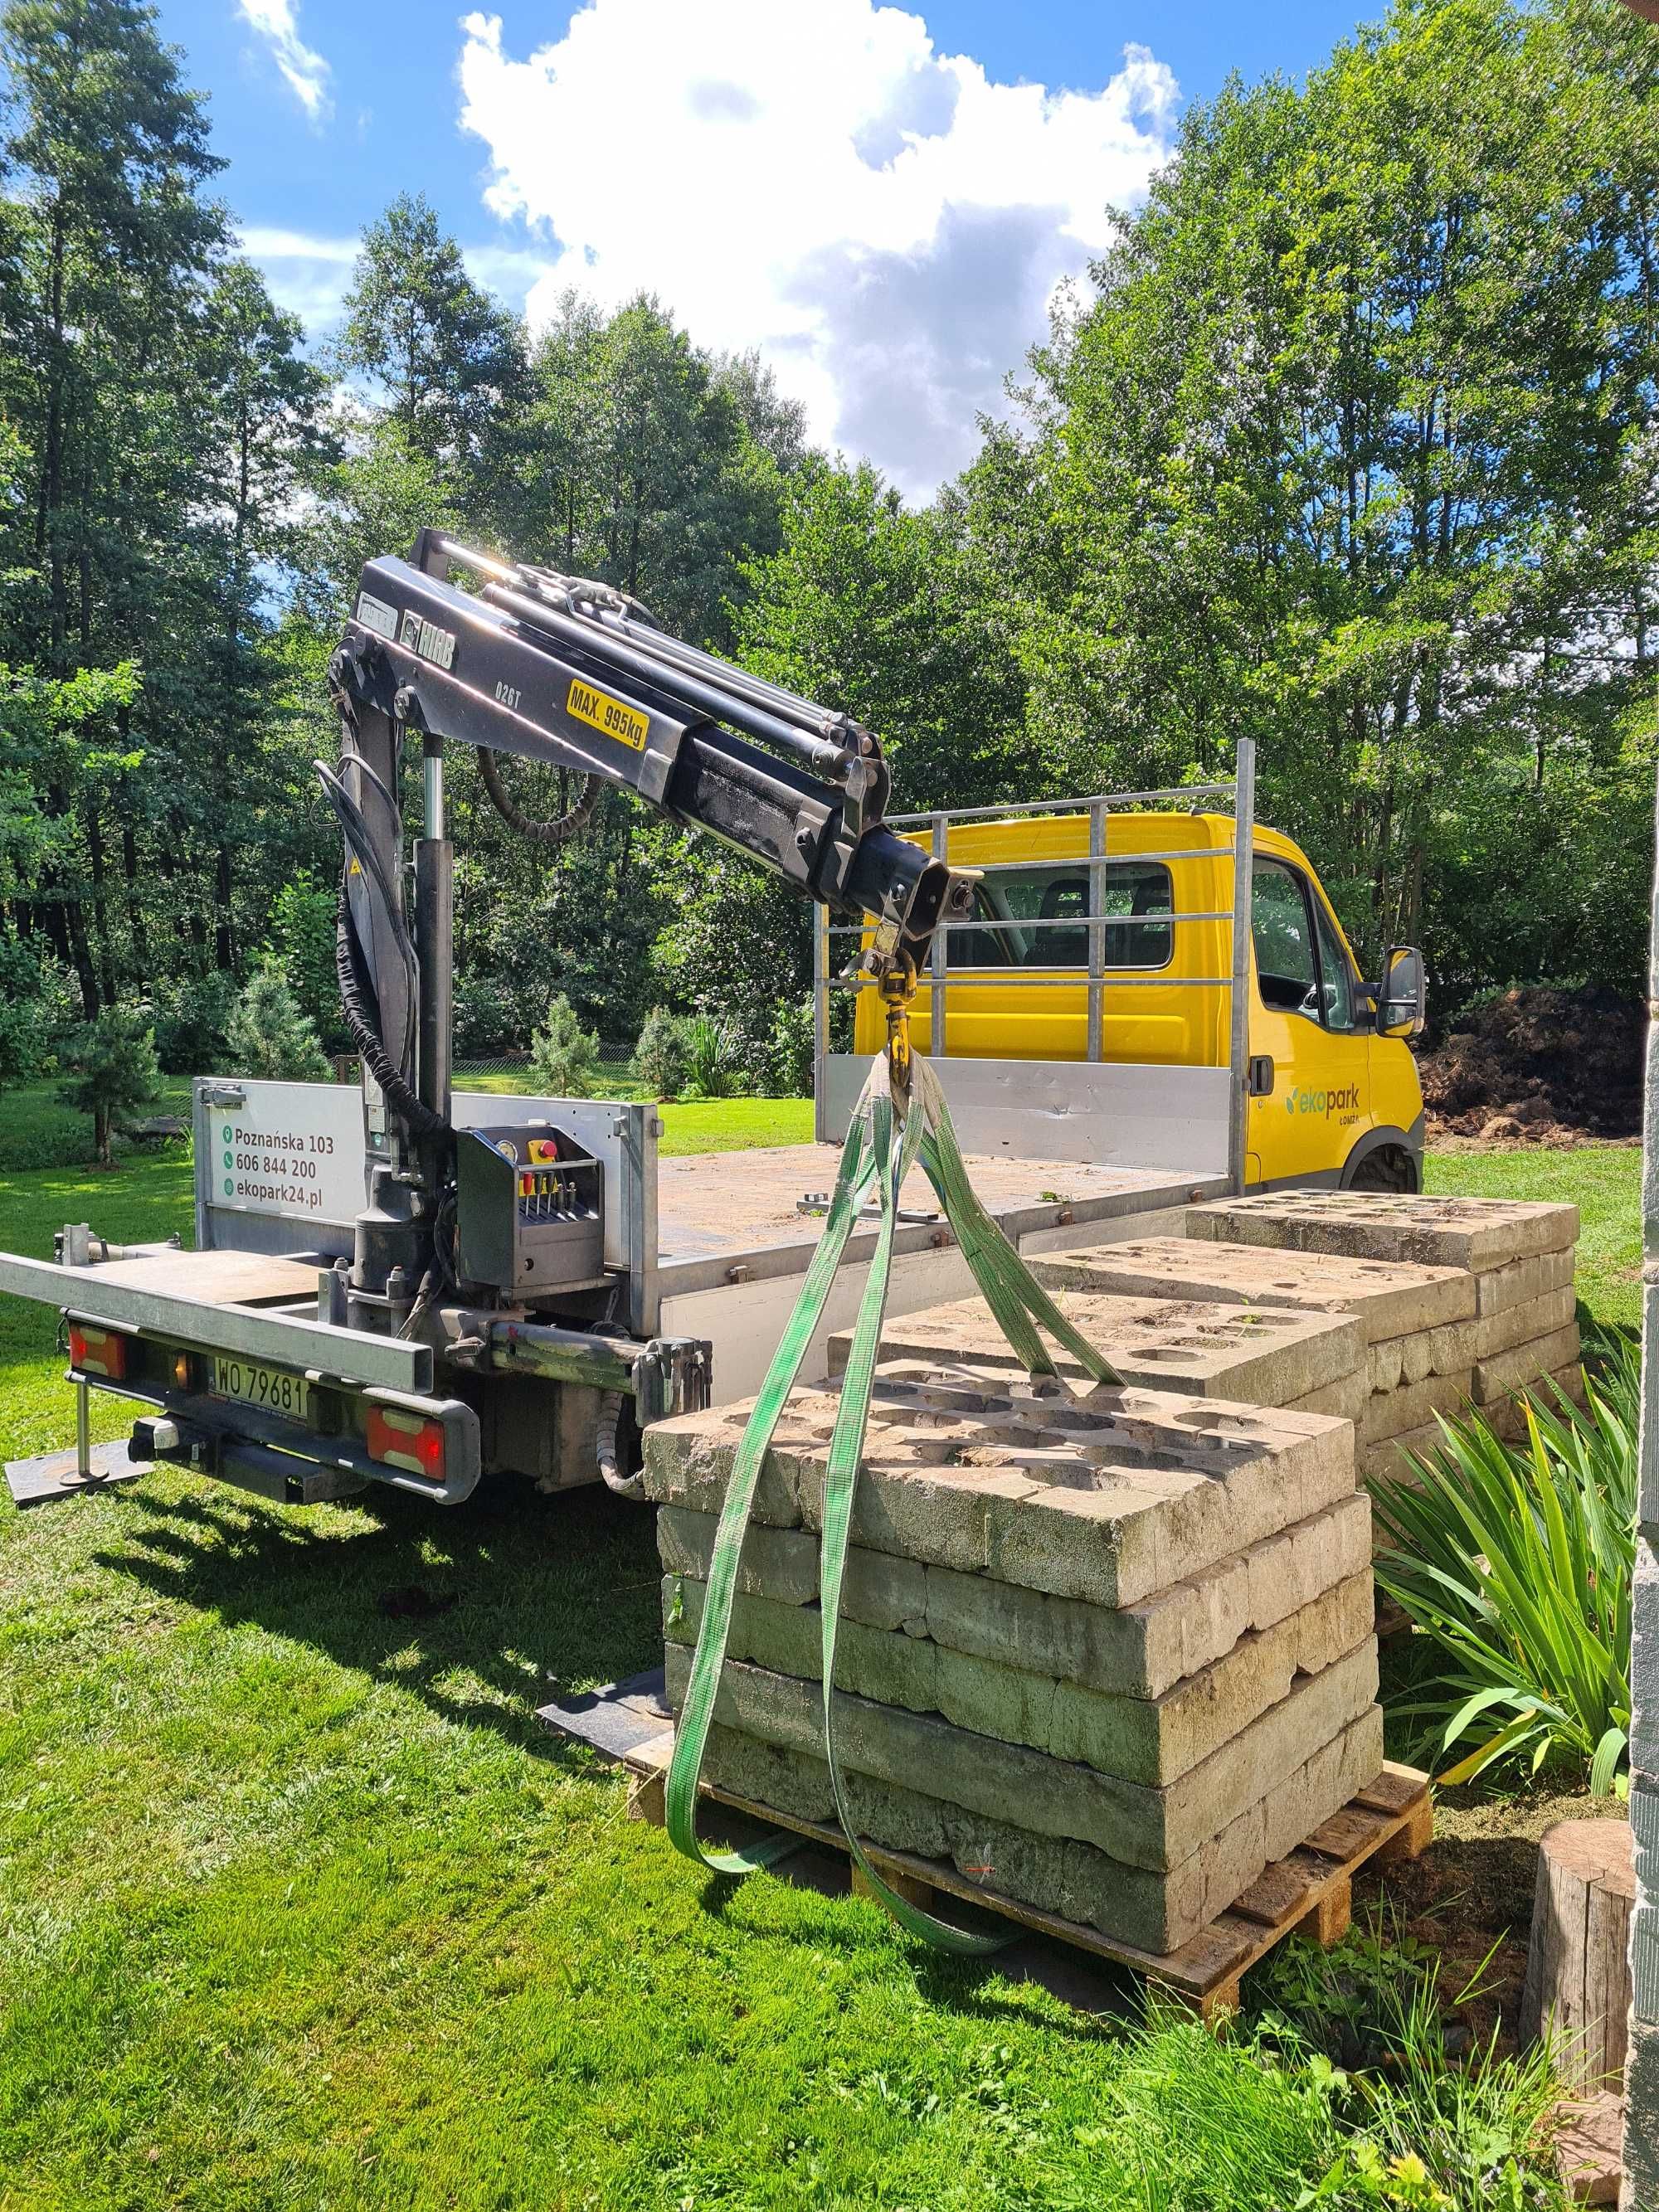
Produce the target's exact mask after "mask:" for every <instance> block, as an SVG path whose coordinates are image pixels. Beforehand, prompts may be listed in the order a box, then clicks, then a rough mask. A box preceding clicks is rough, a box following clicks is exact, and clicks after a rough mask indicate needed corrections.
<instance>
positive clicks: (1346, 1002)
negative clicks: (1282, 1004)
mask: <svg viewBox="0 0 1659 2212" xmlns="http://www.w3.org/2000/svg"><path fill="white" fill-rule="evenodd" d="M1313 912H1314V934H1315V938H1316V941H1317V944H1318V946H1319V1004H1320V1007H1321V1010H1322V1011H1321V1014H1320V1018H1321V1020H1322V1022H1323V1023H1324V1024H1325V1026H1326V1028H1327V1029H1328V1030H1337V1031H1340V1032H1342V1033H1344V1034H1346V1032H1347V1031H1349V1030H1354V1029H1357V1028H1358V1026H1359V1024H1358V1023H1357V1022H1356V1021H1355V1019H1354V1012H1353V975H1352V970H1351V969H1350V968H1349V966H1348V956H1347V954H1346V952H1345V951H1343V950H1342V940H1341V939H1340V937H1339V936H1338V935H1337V933H1336V931H1335V930H1334V927H1332V924H1331V918H1330V916H1329V915H1328V914H1327V913H1326V911H1325V908H1324V906H1323V904H1322V902H1321V901H1320V900H1319V899H1317V898H1316V899H1315V900H1314V902H1313Z"/></svg>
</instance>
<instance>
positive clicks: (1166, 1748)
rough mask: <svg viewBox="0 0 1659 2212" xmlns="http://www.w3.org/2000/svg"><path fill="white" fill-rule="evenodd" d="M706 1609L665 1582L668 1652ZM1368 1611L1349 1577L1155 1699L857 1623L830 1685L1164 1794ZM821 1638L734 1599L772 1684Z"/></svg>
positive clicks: (1354, 1632) (1334, 1648) (815, 1622)
mask: <svg viewBox="0 0 1659 2212" xmlns="http://www.w3.org/2000/svg"><path fill="white" fill-rule="evenodd" d="M705 1597H706V1589H705V1585H704V1584H703V1583H700V1582H694V1581H691V1580H690V1579H689V1578H688V1577H684V1576H683V1575H667V1576H665V1577H664V1578H663V1626H664V1632H665V1636H666V1637H667V1638H668V1640H669V1641H670V1642H671V1643H678V1644H695V1643H696V1638H697V1635H698V1632H699V1630H700V1629H701V1627H702V1613H703V1605H704V1601H705ZM1372 1609H1373V1601H1372V1591H1371V1580H1370V1575H1369V1574H1368V1573H1362V1574H1357V1575H1354V1576H1352V1577H1350V1578H1349V1579H1348V1580H1347V1581H1346V1582H1345V1583H1340V1584H1339V1585H1338V1586H1337V1587H1336V1588H1335V1589H1331V1590H1327V1591H1325V1592H1323V1593H1322V1595H1320V1596H1319V1597H1317V1598H1316V1599H1314V1600H1313V1601H1311V1602H1310V1604H1308V1605H1307V1606H1305V1607H1303V1608H1301V1610H1300V1611H1299V1612H1297V1613H1292V1614H1291V1615H1290V1616H1288V1617H1287V1618H1286V1619H1285V1620H1282V1621H1279V1623H1278V1624H1276V1626H1273V1627H1271V1628H1267V1629H1261V1630H1251V1631H1249V1632H1247V1633H1246V1634H1244V1635H1243V1636H1242V1637H1240V1638H1239V1639H1238V1641H1237V1643H1236V1644H1234V1645H1233V1647H1232V1649H1231V1650H1230V1651H1228V1652H1226V1653H1225V1654H1224V1655H1223V1656H1221V1657H1220V1658H1218V1659H1217V1660H1215V1661H1213V1662H1212V1663H1211V1664H1210V1665H1209V1666H1207V1667H1206V1668H1201V1669H1200V1671H1199V1672H1198V1673H1196V1674H1189V1675H1188V1676H1187V1677H1186V1678H1185V1679H1184V1680H1182V1681H1179V1682H1177V1683H1176V1684H1174V1685H1173V1686H1172V1687H1170V1689H1169V1690H1167V1691H1165V1692H1164V1694H1163V1695H1162V1696H1161V1697H1158V1698H1156V1699H1144V1698H1134V1697H1127V1696H1124V1695H1122V1694H1121V1693H1120V1692H1106V1691H1102V1690H1099V1689H1096V1688H1093V1687H1088V1686H1084V1685H1083V1684H1080V1683H1077V1682H1073V1681H1068V1680H1056V1679H1055V1678H1054V1677H1053V1676H1052V1675H1048V1674H1033V1673H1031V1672H1030V1671H1029V1670H1028V1669H1025V1668H1018V1667H1012V1666H1009V1665H1007V1664H1006V1662H1005V1661H1004V1660H1003V1659H1002V1658H1000V1657H996V1658H990V1657H986V1656H982V1655H979V1654H974V1653H969V1652H964V1651H960V1650H952V1649H951V1647H950V1646H948V1645H945V1644H934V1643H933V1642H932V1641H931V1640H929V1639H927V1638H916V1637H913V1636H907V1635H905V1634H904V1633H903V1632H902V1631H898V1630H888V1631H883V1630H878V1629H870V1628H866V1627H864V1626H861V1625H860V1623H859V1622H857V1621H855V1620H842V1623H841V1625H840V1628H839V1631H838V1642H837V1649H836V1684H837V1686H838V1687H839V1688H841V1689H843V1690H845V1691H847V1692H848V1693H849V1694H850V1695H852V1696H854V1697H859V1698H867V1699H871V1700H872V1701H873V1702H874V1703H876V1704H878V1705H902V1706H903V1707H904V1708H905V1710H906V1711H909V1712H915V1713H933V1712H937V1713H939V1714H941V1715H943V1717H945V1719H946V1720H947V1721H950V1722H951V1723H952V1724H953V1725H954V1726H955V1727H957V1728H963V1729H972V1730H973V1731H974V1733H975V1735H988V1736H994V1737H996V1738H997V1739H998V1740H999V1741H1001V1742H1005V1743H1021V1744H1025V1745H1028V1746H1029V1747H1030V1748H1031V1749H1032V1750H1034V1751H1044V1752H1048V1753H1049V1754H1050V1755H1051V1756H1052V1757H1054V1758H1055V1759H1075V1760H1078V1761H1080V1762H1081V1763H1082V1764H1083V1765H1085V1766H1091V1767H1093V1768H1095V1769H1096V1770H1097V1771H1098V1772H1100V1773H1103V1774H1115V1775H1118V1776H1120V1777H1121V1778H1122V1779H1123V1780H1125V1781H1127V1782H1144V1783H1146V1784H1148V1785H1149V1786H1150V1787H1152V1788H1162V1787H1164V1785H1166V1784H1169V1783H1171V1782H1174V1781H1176V1780H1178V1779H1179V1778H1180V1777H1181V1776H1182V1775H1183V1774H1185V1773H1186V1772H1187V1771H1188V1769H1189V1768H1192V1767H1194V1766H1196V1765H1198V1763H1199V1761H1200V1759H1207V1758H1208V1757H1209V1756H1210V1754H1211V1753H1212V1752H1214V1751H1217V1750H1218V1749H1219V1748H1220V1747H1221V1746H1222V1745H1223V1744H1224V1743H1225V1742H1227V1741H1230V1740H1231V1738H1232V1737H1233V1736H1235V1735H1237V1734H1238V1733H1239V1731H1240V1730H1241V1729H1244V1728H1247V1727H1248V1726H1249V1724H1250V1723H1251V1722H1253V1721H1255V1720H1257V1719H1259V1718H1260V1717H1261V1715H1262V1714H1263V1713H1265V1712H1267V1711H1268V1710H1269V1708H1270V1707H1272V1706H1273V1705H1278V1704H1279V1701H1280V1700H1281V1699H1284V1698H1285V1697H1287V1696H1288V1695H1289V1694H1290V1692H1291V1686H1292V1684H1293V1683H1294V1682H1295V1680H1296V1678H1297V1674H1298V1673H1299V1672H1308V1673H1314V1672H1318V1671H1322V1669H1323V1668H1325V1667H1326V1666H1328V1665H1332V1664H1334V1662H1336V1661H1337V1660H1338V1659H1340V1657H1341V1656H1343V1655H1344V1654H1345V1653H1346V1652H1348V1651H1351V1650H1353V1649H1354V1648H1355V1647H1356V1646H1357V1645H1358V1644H1361V1643H1362V1642H1364V1639H1365V1638H1367V1637H1369V1636H1370V1633H1371V1626H1372ZM726 1648H727V1652H728V1655H729V1656H730V1657H732V1658H733V1659H740V1660H747V1661H749V1662H751V1663H752V1664H754V1665H756V1666H757V1667H764V1668H769V1669H770V1670H772V1671H773V1672H775V1673H779V1674H794V1675H798V1676H799V1677H801V1678H802V1679H803V1680H808V1681H814V1682H816V1681H821V1680H823V1614H822V1613H820V1612H819V1610H818V1609H817V1607H815V1606H793V1605H788V1604H778V1603H775V1602H774V1601H772V1600H771V1599H769V1598H764V1597H746V1596H743V1595H739V1596H738V1598H737V1599H736V1601H735V1602H734V1604H733V1606H732V1621H731V1631H730V1636H729V1638H728V1642H727V1647H726ZM1304 1662H1311V1663H1310V1664H1307V1665H1304Z"/></svg>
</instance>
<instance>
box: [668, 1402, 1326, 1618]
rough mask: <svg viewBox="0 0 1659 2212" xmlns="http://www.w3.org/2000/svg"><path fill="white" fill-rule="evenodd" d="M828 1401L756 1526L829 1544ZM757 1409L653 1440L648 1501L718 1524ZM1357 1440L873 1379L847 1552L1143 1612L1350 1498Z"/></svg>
mask: <svg viewBox="0 0 1659 2212" xmlns="http://www.w3.org/2000/svg"><path fill="white" fill-rule="evenodd" d="M838 1407H839V1399H838V1397H837V1396H836V1395H833V1394H831V1393H828V1392H823V1391H811V1392H804V1393H801V1394H800V1395H798V1396H797V1397H796V1398H794V1399H793V1401H791V1403H790V1404H789V1406H788V1407H787V1408H786V1409H785V1412H784V1414H783V1416H782V1418H781V1420H780V1422H779V1424H778V1428H777V1431H776V1434H775V1437H774V1440H773V1443H772V1447H771V1449H770V1450H769V1453H768V1455H767V1458H766V1461H765V1462H764V1464H763V1468H762V1474H761V1480H760V1481H759V1483H758V1485H757V1492H756V1504H755V1512H754V1516H753V1517H754V1518H755V1519H757V1520H759V1521H761V1522H764V1523H766V1524H767V1525H769V1526H771V1527H775V1528H792V1527H805V1528H817V1527H819V1526H821V1525H822V1519H823V1483H824V1474H825V1468H826V1463H827V1461H828V1456H829V1438H830V1434H831V1431H832V1429H833V1426H834V1423H835V1419H836V1412H837V1410H838ZM748 1410H749V1409H748V1407H745V1406H741V1405H740V1406H735V1407H719V1408H716V1409H714V1410H713V1411H711V1412H708V1413H697V1414H689V1415H684V1416H682V1417H681V1418H679V1419H676V1420H671V1421H661V1422H658V1423H655V1424H653V1425H652V1427H651V1428H649V1429H648V1430H647V1432H646V1437H645V1469H644V1477H645V1480H644V1487H645V1490H646V1494H647V1496H648V1497H650V1498H653V1500H654V1501H655V1502H656V1503H657V1504H674V1505H684V1506H688V1507H690V1508H691V1509H692V1510H696V1511H701V1512H715V1511H718V1510H719V1508H720V1503H721V1500H722V1499H723V1497H724V1494H725V1488H726V1478H727V1476H728V1474H729V1473H730V1471H731V1468H732V1460H733V1457H734V1455H735V1454H736V1450H737V1447H738V1442H739V1439H740V1438H741V1436H742V1433H743V1425H744V1419H746V1416H747V1413H748ZM1353 1449H1354V1445H1353V1431H1352V1427H1351V1426H1350V1425H1349V1424H1347V1423H1346V1422H1342V1421H1334V1420H1331V1419H1328V1418H1326V1417H1324V1416H1322V1415H1321V1414H1317V1413H1287V1412H1285V1411H1284V1410H1283V1409H1281V1408H1278V1407H1255V1406H1237V1405H1231V1404H1229V1403H1228V1402H1227V1401H1225V1400H1221V1399H1212V1398H1191V1397H1182V1396H1176V1395H1174V1394H1170V1393H1164V1392H1154V1391H1149V1390H1135V1389H1127V1390H1117V1389H1109V1388H1106V1387H1104V1386H1103V1387H1101V1388H1098V1389H1095V1390H1093V1391H1091V1392H1090V1393H1089V1394H1088V1395H1087V1396H1086V1397H1084V1396H1079V1395H1077V1394H1076V1393H1074V1392H1073V1391H1071V1390H1069V1389H1066V1387H1065V1386H1064V1384H1061V1383H1052V1382H1051V1383H1048V1384H1047V1385H1046V1386H1043V1385H1033V1384H1031V1383H1028V1382H1026V1381H1025V1380H1024V1378H1019V1379H1012V1378H1008V1377H1006V1376H999V1377H995V1378H993V1379H991V1380H988V1381H987V1380H985V1379H983V1378H980V1377H966V1378H964V1377H963V1376H959V1375H958V1376H951V1375H949V1374H945V1375H941V1374H940V1373H939V1370H937V1369H935V1368H934V1367H933V1366H932V1365H931V1364H928V1363H925V1362H922V1363H915V1364H914V1366H913V1368H907V1363H904V1362H896V1363H894V1364H891V1365H890V1366H888V1367H886V1368H884V1369H883V1370H881V1371H880V1373H879V1375H878V1378H877V1383H876V1388H875V1392H874V1395H873V1399H872V1407H871V1419H870V1425H869V1431H868V1433H867V1435H866V1441H865V1454H864V1460H863V1468H862V1473H861V1475H860V1483H859V1490H858V1496H857V1498H856V1501H855V1504H854V1521H853V1536H854V1542H855V1543H857V1544H859V1545H861V1546H863V1547H866V1549H868V1550H871V1551H876V1552H885V1553H895V1554H896V1555H897V1556H899V1557H900V1558H903V1559H918V1560H921V1561H922V1562H923V1563H925V1564H926V1565H933V1566H944V1567H951V1568H955V1569H957V1570H959V1571H963V1572H965V1573H970V1574H978V1573H989V1574H991V1575H993V1576H994V1577H996V1578H997V1579H999V1580H1000V1581H1004V1582H1011V1583H1022V1584H1024V1585H1025V1586H1026V1587H1028V1588H1030V1589H1040V1590H1047V1591H1048V1592H1049V1593H1051V1594H1052V1595H1055V1596H1059V1597H1070V1598H1079V1599H1083V1600H1085V1601H1088V1602H1090V1603H1092V1604H1096V1605H1108V1606H1118V1605H1133V1604H1134V1603H1136V1602H1137V1601H1139V1599H1141V1598H1144V1597H1148V1596H1150V1595H1152V1593H1153V1592H1154V1591H1156V1590H1161V1589H1168V1588H1169V1587H1170V1585H1171V1584H1172V1583H1177V1582H1180V1581H1182V1580H1183V1579H1185V1578H1186V1577H1188V1576H1190V1575H1194V1574H1196V1573H1198V1572H1200V1571H1201V1570H1202V1569H1204V1568H1206V1567H1208V1566H1212V1565H1215V1564H1216V1563H1217V1562H1218V1561H1219V1560H1222V1559H1228V1558H1230V1557H1231V1556H1232V1555H1233V1554H1234V1553H1237V1552H1239V1551H1242V1550H1243V1549H1244V1548H1245V1547H1247V1546H1249V1545H1251V1544H1255V1543H1258V1542H1260V1541H1261V1539H1262V1538H1263V1537H1264V1536H1268V1535H1272V1534H1274V1533H1275V1531H1276V1530H1278V1529H1279V1528H1286V1527H1288V1526H1289V1525H1290V1524H1291V1522H1296V1521H1302V1520H1305V1519H1306V1518H1307V1517H1308V1516H1309V1515H1310V1514H1312V1513H1317V1512H1319V1511H1320V1510H1322V1509H1323V1508H1324V1507H1326V1506H1328V1505H1333V1504H1335V1503H1336V1502H1337V1501H1338V1499H1339V1498H1343V1497H1345V1496H1347V1495H1349V1494H1351V1492H1352V1488H1353V1481H1354V1478H1353V1471H1352V1470H1353Z"/></svg>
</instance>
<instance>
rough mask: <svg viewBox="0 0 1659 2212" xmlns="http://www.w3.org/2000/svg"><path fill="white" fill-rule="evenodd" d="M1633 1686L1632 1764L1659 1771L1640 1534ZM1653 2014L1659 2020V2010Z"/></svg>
mask: <svg viewBox="0 0 1659 2212" xmlns="http://www.w3.org/2000/svg"><path fill="white" fill-rule="evenodd" d="M1630 1686H1631V1724H1630V1757H1631V1765H1632V1766H1633V1767H1635V1768H1636V1769H1637V1770H1638V1771H1639V1772H1640V1773H1643V1774H1652V1775H1659V1551H1656V1549H1655V1547H1654V1545H1653V1542H1652V1541H1651V1539H1650V1537H1648V1536H1646V1535H1644V1534H1638V1536H1637V1539H1636V1577H1635V1580H1634V1582H1633V1583H1632V1588H1631V1656H1630ZM1653 1872H1654V1879H1653V1882H1652V1884H1651V1894H1652V1896H1653V1897H1654V1898H1655V1899H1656V1900H1659V1866H1656V1867H1655V1869H1654V1870H1653ZM1654 2018H1655V2021H1656V2022H1659V2012H1656V2013H1655V2015H1654Z"/></svg>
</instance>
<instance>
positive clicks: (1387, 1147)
mask: <svg viewBox="0 0 1659 2212" xmlns="http://www.w3.org/2000/svg"><path fill="white" fill-rule="evenodd" d="M1338 1188H1340V1189H1342V1190H1395V1191H1402V1192H1406V1193H1407V1194H1415V1193H1416V1192H1418V1191H1420V1190H1421V1189H1422V1188H1423V1117H1422V1115H1420V1114H1419V1116H1418V1118H1417V1120H1416V1121H1414V1122H1413V1124H1412V1126H1411V1127H1410V1128H1409V1129H1400V1128H1396V1127H1393V1126H1392V1125H1391V1124H1389V1123H1387V1122H1384V1123H1382V1124H1380V1125H1379V1126H1378V1127H1376V1128H1374V1129H1367V1130H1366V1132H1365V1133H1364V1136H1363V1137H1362V1138H1361V1139H1359V1141H1358V1144H1357V1145H1356V1146H1354V1148H1353V1150H1352V1152H1350V1153H1349V1155H1348V1157H1347V1158H1346V1160H1345V1161H1344V1163H1343V1164H1342V1172H1341V1174H1340V1177H1339V1178H1338Z"/></svg>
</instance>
